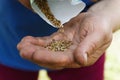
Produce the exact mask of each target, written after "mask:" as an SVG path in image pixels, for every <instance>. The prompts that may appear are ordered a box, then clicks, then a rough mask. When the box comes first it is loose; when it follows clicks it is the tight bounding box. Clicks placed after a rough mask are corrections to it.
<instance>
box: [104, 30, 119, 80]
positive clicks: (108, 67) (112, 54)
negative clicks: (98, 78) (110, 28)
mask: <svg viewBox="0 0 120 80" xmlns="http://www.w3.org/2000/svg"><path fill="white" fill-rule="evenodd" d="M105 80H120V30H119V31H117V32H116V33H114V34H113V41H112V44H111V46H110V47H109V48H108V49H107V51H106V63H105Z"/></svg>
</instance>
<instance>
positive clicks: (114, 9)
mask: <svg viewBox="0 0 120 80" xmlns="http://www.w3.org/2000/svg"><path fill="white" fill-rule="evenodd" d="M119 6H120V0H101V1H100V2H98V3H97V4H95V5H93V6H92V7H91V8H90V9H89V10H88V12H90V13H92V14H97V15H99V16H101V17H104V18H106V19H107V20H108V21H109V23H110V26H111V28H112V30H113V32H114V31H116V30H118V29H120V10H119Z"/></svg>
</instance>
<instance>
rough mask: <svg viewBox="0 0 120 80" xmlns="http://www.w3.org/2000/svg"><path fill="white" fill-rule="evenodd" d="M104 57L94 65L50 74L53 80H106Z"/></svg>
mask: <svg viewBox="0 0 120 80" xmlns="http://www.w3.org/2000/svg"><path fill="white" fill-rule="evenodd" d="M104 61H105V55H103V56H102V57H101V58H100V59H99V60H98V61H97V62H96V63H95V64H94V65H92V66H89V67H84V68H77V69H63V70H59V71H52V72H48V74H49V76H50V77H51V80H104V72H103V71H104Z"/></svg>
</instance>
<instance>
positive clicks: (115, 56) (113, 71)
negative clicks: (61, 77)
mask: <svg viewBox="0 0 120 80" xmlns="http://www.w3.org/2000/svg"><path fill="white" fill-rule="evenodd" d="M119 51H120V30H119V31H117V32H116V33H114V34H113V41H112V43H111V45H110V47H109V48H108V49H107V51H106V62H105V80H120V52H119ZM39 77H41V78H38V80H51V79H50V78H49V76H48V75H47V72H46V71H45V70H41V71H40V74H39Z"/></svg>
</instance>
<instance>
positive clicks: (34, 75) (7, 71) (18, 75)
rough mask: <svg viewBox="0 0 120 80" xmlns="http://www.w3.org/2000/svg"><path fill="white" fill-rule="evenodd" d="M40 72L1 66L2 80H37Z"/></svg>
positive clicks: (0, 78) (0, 76) (0, 77)
mask: <svg viewBox="0 0 120 80" xmlns="http://www.w3.org/2000/svg"><path fill="white" fill-rule="evenodd" d="M37 79H38V71H25V70H18V69H14V68H10V67H7V66H4V65H2V64H0V80H37Z"/></svg>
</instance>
